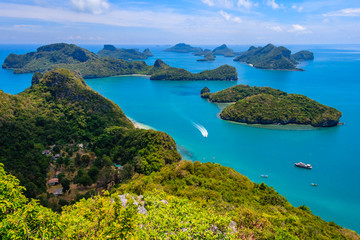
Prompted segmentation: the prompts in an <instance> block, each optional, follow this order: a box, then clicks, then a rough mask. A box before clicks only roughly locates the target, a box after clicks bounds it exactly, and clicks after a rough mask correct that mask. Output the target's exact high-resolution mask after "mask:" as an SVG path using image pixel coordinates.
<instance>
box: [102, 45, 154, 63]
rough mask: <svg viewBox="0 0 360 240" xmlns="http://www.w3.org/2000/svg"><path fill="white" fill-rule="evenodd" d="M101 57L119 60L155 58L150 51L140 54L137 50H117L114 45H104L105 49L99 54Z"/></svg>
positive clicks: (146, 50)
mask: <svg viewBox="0 0 360 240" xmlns="http://www.w3.org/2000/svg"><path fill="white" fill-rule="evenodd" d="M98 55H99V56H100V57H112V58H117V59H125V60H133V59H147V58H148V57H152V56H154V55H153V54H152V53H151V52H150V49H148V48H147V49H145V50H144V51H143V52H139V50H137V49H125V48H116V47H115V46H113V45H104V48H103V49H101V50H100V51H99V52H98Z"/></svg>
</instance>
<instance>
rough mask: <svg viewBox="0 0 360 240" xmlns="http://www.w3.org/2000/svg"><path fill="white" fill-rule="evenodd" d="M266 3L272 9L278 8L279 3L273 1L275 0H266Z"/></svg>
mask: <svg viewBox="0 0 360 240" xmlns="http://www.w3.org/2000/svg"><path fill="white" fill-rule="evenodd" d="M266 5H268V6H270V7H271V8H272V9H278V8H280V5H279V4H277V3H276V2H275V0H268V1H267V3H266Z"/></svg>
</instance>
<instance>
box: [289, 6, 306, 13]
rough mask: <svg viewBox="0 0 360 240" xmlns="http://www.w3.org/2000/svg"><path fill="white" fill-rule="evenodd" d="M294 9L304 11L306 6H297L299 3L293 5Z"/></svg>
mask: <svg viewBox="0 0 360 240" xmlns="http://www.w3.org/2000/svg"><path fill="white" fill-rule="evenodd" d="M291 8H292V9H294V10H296V11H298V12H302V10H304V7H302V6H297V5H292V7H291Z"/></svg>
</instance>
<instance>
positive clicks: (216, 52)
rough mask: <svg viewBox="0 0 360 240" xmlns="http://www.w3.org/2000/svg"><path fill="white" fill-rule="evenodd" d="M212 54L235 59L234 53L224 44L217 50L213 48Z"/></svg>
mask: <svg viewBox="0 0 360 240" xmlns="http://www.w3.org/2000/svg"><path fill="white" fill-rule="evenodd" d="M212 53H213V54H214V55H223V56H224V57H235V56H236V53H235V51H234V50H232V49H231V48H228V47H227V46H226V44H223V45H221V46H219V47H217V48H215V49H214V50H213V51H212Z"/></svg>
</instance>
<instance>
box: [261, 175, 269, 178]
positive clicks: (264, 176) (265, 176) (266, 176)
mask: <svg viewBox="0 0 360 240" xmlns="http://www.w3.org/2000/svg"><path fill="white" fill-rule="evenodd" d="M260 177H262V178H268V177H269V175H260Z"/></svg>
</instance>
